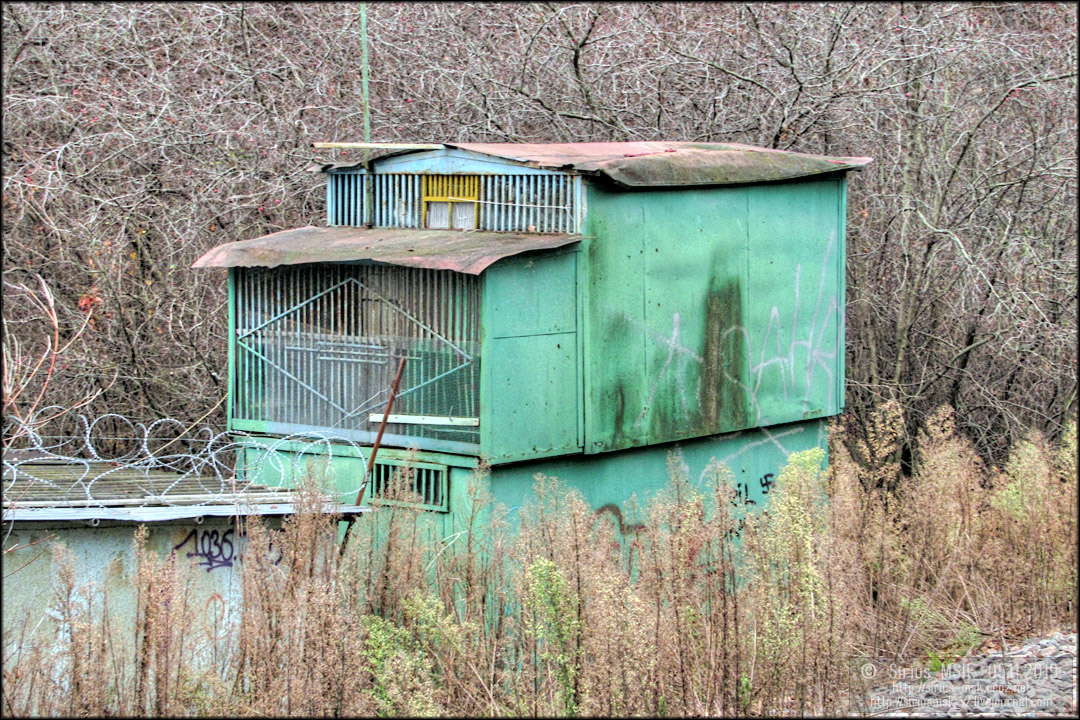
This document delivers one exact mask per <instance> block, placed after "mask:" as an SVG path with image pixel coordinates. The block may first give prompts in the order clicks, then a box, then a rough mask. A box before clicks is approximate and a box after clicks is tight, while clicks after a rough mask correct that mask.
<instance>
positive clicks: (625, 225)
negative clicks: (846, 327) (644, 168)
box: [583, 177, 843, 453]
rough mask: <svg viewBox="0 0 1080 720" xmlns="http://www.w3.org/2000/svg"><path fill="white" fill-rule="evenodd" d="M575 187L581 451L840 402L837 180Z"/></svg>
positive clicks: (828, 408) (814, 413)
mask: <svg viewBox="0 0 1080 720" xmlns="http://www.w3.org/2000/svg"><path fill="white" fill-rule="evenodd" d="M588 192H589V195H588V216H587V218H586V235H587V236H589V237H588V238H587V239H586V240H585V241H584V242H583V245H584V248H585V258H586V263H585V272H584V273H583V275H584V279H583V282H584V283H585V285H586V287H585V297H586V298H587V300H586V303H585V312H586V317H585V320H584V326H585V329H584V336H585V338H586V342H587V344H588V345H587V347H586V348H585V358H586V361H585V373H586V377H585V388H586V393H585V440H586V442H585V451H586V452H587V453H595V452H601V451H608V450H616V449H621V448H627V447H637V446H642V445H646V444H649V443H657V442H669V441H674V440H682V439H688V438H692V437H701V436H704V435H709V434H714V433H724V432H732V431H735V430H741V429H746V428H751V427H756V426H762V425H774V424H778V423H785V422H793V421H797V420H802V419H805V418H812V417H825V416H828V415H832V414H836V413H837V412H839V409H840V408H839V405H838V403H837V402H836V397H837V395H838V393H839V392H842V390H838V387H839V383H841V382H842V379H843V368H842V364H843V355H842V352H837V348H838V347H842V346H840V345H838V344H837V341H838V338H839V337H840V333H841V332H842V327H841V325H842V318H843V315H842V305H841V303H842V294H841V292H842V280H843V245H842V240H843V234H842V233H843V228H842V224H839V223H838V219H840V220H842V215H840V211H841V210H842V205H841V202H842V195H843V184H842V180H840V179H838V178H835V177H834V178H826V179H824V180H812V181H808V182H792V183H782V184H769V185H752V186H739V187H724V188H710V189H699V190H658V191H647V192H640V191H639V192H625V191H619V190H614V189H610V188H605V187H601V186H598V185H595V184H590V185H589V186H588Z"/></svg>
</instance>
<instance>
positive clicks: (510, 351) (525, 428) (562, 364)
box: [484, 332, 580, 463]
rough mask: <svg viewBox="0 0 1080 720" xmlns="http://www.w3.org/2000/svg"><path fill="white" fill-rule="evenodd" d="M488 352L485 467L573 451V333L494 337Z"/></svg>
mask: <svg viewBox="0 0 1080 720" xmlns="http://www.w3.org/2000/svg"><path fill="white" fill-rule="evenodd" d="M489 347H490V352H486V353H485V356H484V357H485V360H484V362H485V372H486V373H487V378H488V381H489V382H490V383H491V394H490V401H489V403H490V414H489V416H488V417H490V418H491V420H490V429H489V432H490V435H489V437H490V443H491V445H490V448H491V449H490V450H489V451H488V453H487V457H488V460H489V462H493V463H495V462H505V461H507V460H520V459H523V458H527V457H532V456H535V455H538V454H550V453H552V452H554V451H563V452H577V451H578V450H579V449H580V448H579V446H578V442H577V437H578V426H577V418H578V413H577V400H578V392H577V383H578V372H577V368H578V363H577V334H576V333H572V332H570V333H557V334H552V335H533V336H525V337H514V338H496V339H494V340H492V341H491V343H490V345H489Z"/></svg>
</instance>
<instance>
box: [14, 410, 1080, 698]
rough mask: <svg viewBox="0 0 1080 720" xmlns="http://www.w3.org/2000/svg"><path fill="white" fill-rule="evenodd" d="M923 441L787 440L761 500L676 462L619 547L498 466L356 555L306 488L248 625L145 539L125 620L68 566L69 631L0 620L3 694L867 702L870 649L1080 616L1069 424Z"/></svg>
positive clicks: (548, 488)
mask: <svg viewBox="0 0 1080 720" xmlns="http://www.w3.org/2000/svg"><path fill="white" fill-rule="evenodd" d="M922 448H923V452H924V453H925V457H924V459H923V463H922V464H921V467H922V468H923V469H922V470H920V471H919V472H918V473H917V474H916V475H915V477H913V478H912V480H911V482H910V483H907V484H905V485H904V487H903V489H902V490H900V491H891V490H888V489H886V488H882V487H880V486H877V485H875V484H874V483H872V482H868V481H869V480H871V479H872V478H870V476H869V475H868V474H867V473H866V472H864V471H862V470H861V469H860V468H859V467H858V465H857V464H855V463H854V462H852V460H851V458H850V457H849V456H848V454H847V452H846V450H845V449H844V447H843V444H842V443H836V444H835V447H834V448H833V453H832V457H831V467H830V469H829V471H828V472H825V473H823V472H822V471H821V469H820V467H821V460H822V453H821V451H820V450H817V451H808V452H805V453H797V454H794V455H792V456H791V457H790V458H789V462H788V464H787V466H786V467H785V468H784V470H783V472H782V474H781V476H780V477H779V479H778V481H777V485H776V487H775V488H774V490H773V492H772V493H771V495H770V503H769V505H768V507H767V512H766V513H763V514H760V515H750V516H745V517H738V516H736V515H735V514H733V513H735V512H737V511H738V509H739V508H740V507H741V506H739V505H737V504H736V503H734V502H733V500H734V498H733V495H732V489H731V484H730V475H729V473H728V471H727V470H726V468H724V467H723V466H719V465H718V466H715V467H713V468H711V470H712V472H711V473H710V479H709V481H708V482H707V483H705V485H704V486H695V485H694V484H692V483H690V482H688V480H687V478H686V477H685V476H684V474H683V471H682V469H681V466H680V463H679V461H678V458H677V457H673V459H672V463H671V481H670V483H669V486H668V488H667V489H666V490H665V491H664V492H662V493H660V494H659V495H657V496H656V497H654V498H650V499H648V501H647V502H646V503H644V506H643V507H642V508H641V509H640V510H638V511H635V510H634V508H632V507H627V508H626V509H625V514H626V516H627V517H633V518H635V519H636V520H637V521H640V523H641V526H640V528H639V529H638V530H636V531H635V532H634V533H633V534H632V535H630V536H628V537H627V538H625V539H624V541H622V542H620V539H619V537H618V535H617V534H616V531H615V529H614V528H613V526H612V524H611V523H609V522H604V521H602V520H601V519H600V518H603V517H604V516H597V515H594V513H593V512H592V511H591V510H590V509H589V508H588V506H587V505H586V503H585V502H584V500H583V499H582V498H581V496H580V495H579V494H577V493H576V492H575V491H572V490H568V489H567V488H566V487H565V486H563V485H561V484H560V483H559V482H558V481H557V480H555V479H551V478H544V477H538V479H537V483H536V486H535V493H534V496H533V497H532V498H531V500H530V501H529V502H528V504H527V505H526V506H525V507H523V508H522V510H521V512H520V516H519V519H518V526H517V529H516V532H514V533H510V532H509V527H508V523H507V522H506V520H505V519H504V518H503V517H502V515H501V512H500V510H499V508H497V507H492V505H491V503H490V501H489V500H488V498H487V497H486V495H485V491H484V482H483V476H482V475H481V476H480V477H478V478H477V479H476V481H474V483H473V485H472V486H471V487H470V504H471V505H472V509H473V510H474V512H472V513H468V512H465V513H462V516H463V517H464V518H467V520H462V527H461V528H460V529H459V530H457V531H455V532H454V533H452V534H451V535H449V536H447V537H436V536H435V535H434V532H433V526H432V525H431V523H430V522H429V520H430V517H431V516H430V515H428V514H425V513H423V512H418V511H414V510H411V509H408V508H406V507H403V506H394V505H387V506H384V507H383V509H382V510H380V511H379V512H377V513H375V514H374V515H373V516H369V517H366V518H364V519H363V520H361V521H360V523H359V524H358V525H357V526H356V528H355V530H354V533H353V540H352V541H351V543H350V546H349V548H348V551H347V552H346V553H345V554H344V555H340V554H339V552H338V545H337V543H336V538H337V533H336V526H335V524H334V523H333V521H332V520H330V519H327V516H325V515H323V514H321V513H320V512H317V510H318V508H317V505H318V503H320V502H321V499H320V496H319V494H318V492H317V491H316V490H309V491H308V492H307V494H306V496H305V497H306V500H305V501H304V503H303V508H304V509H303V511H302V512H300V513H299V514H297V515H296V516H294V517H293V518H292V519H291V520H289V521H288V522H287V523H286V524H285V525H284V526H283V528H282V529H281V530H269V529H267V528H265V527H262V526H260V525H259V524H258V523H251V524H249V526H248V545H247V549H246V551H245V554H244V558H245V560H244V562H243V563H242V566H241V568H242V569H241V570H240V572H241V573H242V580H243V588H244V602H243V606H242V608H241V609H240V612H239V619H238V622H237V624H236V625H234V626H213V627H211V626H207V625H206V624H205V623H204V622H197V621H196V619H195V617H194V614H193V612H192V603H191V600H190V598H191V577H192V575H191V573H192V572H195V571H193V570H189V569H188V568H186V567H185V566H183V565H182V564H180V563H178V562H177V561H176V559H175V557H168V558H164V559H163V558H159V557H158V556H157V555H156V554H154V553H152V552H146V551H140V552H139V553H138V572H137V575H136V576H135V583H136V585H137V587H138V592H139V603H138V607H139V611H138V616H137V618H136V619H135V621H134V625H133V628H131V629H124V630H122V631H120V630H118V629H117V628H115V627H112V626H110V622H114V621H110V619H109V616H108V614H107V612H106V606H107V598H102V597H98V596H96V595H95V594H94V593H93V592H90V591H88V590H87V589H86V588H78V587H76V586H75V582H74V579H73V578H74V577H75V574H74V572H73V569H72V565H71V563H70V561H66V562H65V563H63V565H64V566H65V567H66V569H65V570H63V571H62V572H60V573H59V575H58V578H57V582H56V592H55V597H54V598H53V599H52V606H53V611H52V612H51V614H50V617H51V618H52V620H51V622H54V624H55V631H56V635H55V637H56V640H55V642H53V643H50V644H46V643H42V642H40V641H39V642H25V639H20V638H18V637H5V639H4V643H5V650H4V676H3V691H4V692H3V696H4V703H5V707H4V712H5V714H8V715H13V716H14V715H19V716H23V715H105V714H134V715H153V716H174V715H236V716H241V715H243V716H247V715H301V716H326V715H384V716H426V715H453V716H507V715H524V716H534V717H535V716H556V715H557V716H575V715H584V716H591V715H615V716H627V715H647V716H664V715H672V716H683V715H770V714H792V713H795V714H814V715H821V714H832V713H843V712H849V711H851V710H852V709H853V708H854V707H855V706H856V703H857V702H858V699H859V698H860V697H861V696H862V694H863V693H864V692H865V688H864V686H863V684H862V682H863V681H862V680H861V679H860V677H861V676H860V674H859V672H858V671H857V670H858V667H859V666H860V665H862V664H863V663H864V662H865V661H866V659H868V658H874V659H877V660H882V661H890V660H893V661H898V662H917V661H919V660H922V661H926V662H933V661H935V660H936V661H941V660H942V659H943V658H946V657H949V656H952V655H961V654H963V653H965V652H967V651H969V650H971V649H972V648H974V647H977V646H980V645H982V644H983V643H985V642H991V641H993V642H1002V641H1004V642H1009V641H1012V640H1015V639H1018V638H1019V637H1020V636H1023V635H1026V634H1029V633H1031V632H1036V631H1040V630H1043V629H1046V628H1047V627H1050V626H1054V625H1059V624H1068V623H1070V622H1072V621H1073V619H1074V618H1075V613H1076V607H1075V594H1076V568H1077V557H1076V553H1077V529H1076V498H1077V486H1076V429H1075V426H1073V427H1072V428H1070V430H1069V431H1068V432H1067V433H1066V435H1065V438H1064V439H1063V441H1062V443H1061V444H1060V445H1059V446H1057V447H1051V446H1050V445H1048V444H1047V443H1046V442H1045V441H1043V440H1042V439H1041V438H1040V437H1038V436H1037V435H1033V436H1031V437H1030V438H1028V439H1027V440H1025V441H1023V442H1021V443H1019V444H1018V445H1017V446H1016V447H1015V448H1013V450H1012V452H1011V453H1010V454H1009V459H1008V462H1007V463H1006V464H1005V466H1004V467H1003V468H1002V469H998V468H996V467H991V466H987V465H985V464H983V463H982V461H981V460H979V459H978V456H977V454H976V453H975V452H974V451H973V449H972V448H971V446H970V444H969V443H968V442H967V441H966V440H964V439H962V438H961V437H959V436H958V435H957V434H956V432H955V429H954V420H953V419H952V413H951V411H949V410H947V409H943V410H941V411H939V412H937V413H936V414H935V415H934V417H933V421H932V423H930V425H929V428H928V430H927V435H926V437H925V438H923V443H922ZM406 472H407V471H406ZM271 540H273V542H274V544H275V546H276V547H278V548H280V551H281V554H282V555H281V556H282V561H281V563H280V564H274V563H273V562H270V560H269V558H271V557H276V556H273V555H272V554H271V553H270V552H269V547H270V542H271ZM143 541H144V538H143V537H140V538H138V539H137V543H142V542H143ZM58 552H61V553H62V552H63V551H62V550H58ZM89 598H93V600H90V599H89ZM131 638H134V642H130V639H131Z"/></svg>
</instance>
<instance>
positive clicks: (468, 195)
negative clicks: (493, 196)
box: [422, 175, 480, 230]
mask: <svg viewBox="0 0 1080 720" xmlns="http://www.w3.org/2000/svg"><path fill="white" fill-rule="evenodd" d="M422 201H423V202H422V205H423V212H424V218H423V224H424V227H427V226H428V203H432V202H444V203H447V204H448V205H449V208H448V210H449V217H450V221H449V222H450V227H453V226H454V203H472V204H473V207H474V210H475V212H474V213H473V230H475V229H477V228H478V227H480V176H479V175H424V183H423V196H422Z"/></svg>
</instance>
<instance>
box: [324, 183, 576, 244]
mask: <svg viewBox="0 0 1080 720" xmlns="http://www.w3.org/2000/svg"><path fill="white" fill-rule="evenodd" d="M425 184H426V186H427V188H428V193H427V195H428V197H426V196H425ZM373 190H374V195H375V198H374V199H375V206H374V207H375V215H374V218H373V222H374V224H375V226H376V227H397V228H422V227H425V222H429V217H428V216H427V214H426V213H425V205H428V204H434V203H427V202H425V201H426V200H435V198H434V197H430V196H435V195H438V196H440V198H443V199H445V198H456V199H457V200H458V201H459V202H458V203H455V205H460V206H461V207H462V209H463V211H464V209H465V208H466V207H468V206H470V205H471V206H473V207H475V206H479V217H478V218H476V219H475V220H473V221H472V222H474V223H475V227H476V228H477V229H479V230H488V231H494V232H537V233H576V232H578V231H579V230H578V226H579V205H580V203H579V198H580V196H581V178H580V177H577V176H575V175H563V174H550V175H415V174H408V173H386V174H376V175H375V182H374V188H373ZM365 201H366V195H365V188H364V173H362V172H349V173H333V174H331V175H329V181H328V182H327V186H326V207H327V222H328V224H330V225H347V226H354V227H355V226H359V225H363V224H364V222H365V220H366V215H365V212H364V203H365ZM474 204H475V205H474ZM440 212H442V210H441V209H440ZM448 212H449V208H447V209H446V213H444V214H448ZM438 217H439V218H442V217H443V215H438ZM439 222H440V224H443V221H441V220H439ZM446 222H453V221H452V220H448V221H446ZM455 224H460V223H455ZM428 226H430V225H428Z"/></svg>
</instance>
